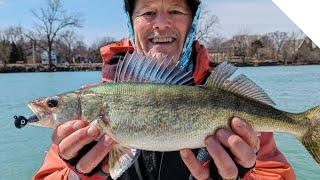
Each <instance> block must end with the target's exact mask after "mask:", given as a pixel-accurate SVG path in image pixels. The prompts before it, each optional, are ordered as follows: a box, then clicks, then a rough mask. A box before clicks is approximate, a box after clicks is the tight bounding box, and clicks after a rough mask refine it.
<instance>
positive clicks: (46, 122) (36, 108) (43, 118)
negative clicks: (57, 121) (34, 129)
mask: <svg viewBox="0 0 320 180" xmlns="http://www.w3.org/2000/svg"><path fill="white" fill-rule="evenodd" d="M28 107H29V108H30V109H31V111H32V112H33V113H34V114H35V115H36V116H37V118H38V119H39V121H37V122H35V123H32V124H33V125H36V126H43V127H53V124H54V123H53V122H54V118H53V113H52V112H51V111H50V110H49V109H48V108H47V107H45V106H43V105H42V104H41V103H37V101H32V102H30V103H29V104H28Z"/></svg>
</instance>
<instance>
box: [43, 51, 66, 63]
mask: <svg viewBox="0 0 320 180" xmlns="http://www.w3.org/2000/svg"><path fill="white" fill-rule="evenodd" d="M40 58H41V63H42V64H49V53H48V52H47V51H44V52H43V53H42V54H41V56H40ZM51 59H52V64H54V65H57V64H59V63H60V62H61V61H60V57H59V56H58V55H57V54H56V53H54V52H52V53H51Z"/></svg>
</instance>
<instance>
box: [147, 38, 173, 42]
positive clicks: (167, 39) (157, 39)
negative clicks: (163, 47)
mask: <svg viewBox="0 0 320 180" xmlns="http://www.w3.org/2000/svg"><path fill="white" fill-rule="evenodd" d="M173 40H174V39H173V38H153V39H152V42H153V43H171V42H173Z"/></svg>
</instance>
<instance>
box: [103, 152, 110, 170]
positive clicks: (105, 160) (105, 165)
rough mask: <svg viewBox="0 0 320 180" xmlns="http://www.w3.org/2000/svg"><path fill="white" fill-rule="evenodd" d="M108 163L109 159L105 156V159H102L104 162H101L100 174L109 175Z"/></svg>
mask: <svg viewBox="0 0 320 180" xmlns="http://www.w3.org/2000/svg"><path fill="white" fill-rule="evenodd" d="M108 161H109V157H108V156H107V157H105V158H104V160H103V162H102V166H101V170H102V172H104V173H105V174H109V173H110V171H109V163H108Z"/></svg>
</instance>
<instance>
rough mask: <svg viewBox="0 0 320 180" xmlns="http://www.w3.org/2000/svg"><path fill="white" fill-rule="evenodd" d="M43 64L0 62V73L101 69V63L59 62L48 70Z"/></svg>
mask: <svg viewBox="0 0 320 180" xmlns="http://www.w3.org/2000/svg"><path fill="white" fill-rule="evenodd" d="M48 67H49V66H48V65H44V64H7V65H5V67H4V65H3V64H0V73H20V72H21V73H24V72H68V71H70V72H74V71H101V68H102V63H86V64H69V65H63V64H59V65H56V66H53V67H52V68H51V70H49V68H48Z"/></svg>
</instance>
